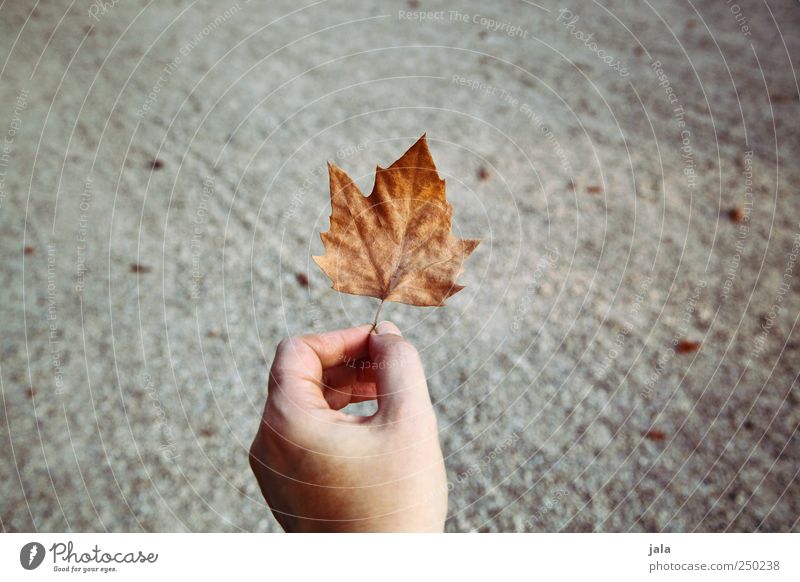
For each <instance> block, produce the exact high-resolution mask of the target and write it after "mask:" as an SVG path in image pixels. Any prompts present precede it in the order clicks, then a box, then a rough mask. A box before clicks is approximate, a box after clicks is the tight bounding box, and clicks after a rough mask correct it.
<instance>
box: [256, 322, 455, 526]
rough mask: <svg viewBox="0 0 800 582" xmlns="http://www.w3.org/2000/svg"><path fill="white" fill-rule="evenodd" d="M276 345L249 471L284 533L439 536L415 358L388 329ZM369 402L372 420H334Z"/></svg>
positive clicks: (439, 478)
mask: <svg viewBox="0 0 800 582" xmlns="http://www.w3.org/2000/svg"><path fill="white" fill-rule="evenodd" d="M370 329H371V326H370V325H362V326H360V327H355V328H351V329H345V330H340V331H333V332H329V333H323V334H319V335H304V336H300V337H295V338H290V339H286V340H283V341H282V342H281V343H280V345H279V346H278V349H277V351H276V353H275V359H274V361H273V363H272V369H271V370H270V377H269V395H268V397H267V403H266V406H265V407H264V414H263V417H262V420H261V425H260V428H259V430H258V433H257V434H256V437H255V439H254V441H253V444H252V446H251V447H250V466H251V467H252V469H253V472H254V473H255V475H256V479H257V480H258V483H259V486H260V487H261V491H262V493H263V494H264V497H265V498H266V500H267V503H268V504H269V506H270V508H271V509H272V513H273V515H275V518H276V519H277V520H278V522H279V523H280V524H281V525H282V526H283V528H284V529H285V530H286V531H289V532H311V531H317V532H318V531H439V532H441V531H442V530H443V529H444V520H445V516H446V513H447V479H446V475H445V469H444V461H443V459H442V451H441V448H440V446H439V433H438V430H437V426H436V416H435V414H434V411H433V407H432V405H431V401H430V396H429V395H428V385H427V382H426V380H425V373H424V371H423V369H422V363H421V361H420V358H419V354H418V353H417V350H416V349H415V348H414V346H413V345H411V344H410V343H409V342H407V341H406V340H404V339H403V337H402V335H401V334H400V330H399V329H398V328H397V327H396V326H395V325H394V324H392V323H389V322H384V323H381V324H379V325H378V326H377V329H376V333H370ZM374 399H377V401H378V411H377V412H376V413H375V414H374V415H372V416H355V415H350V414H346V413H344V412H341V411H340V409H341V408H344V407H345V406H347V405H348V404H350V403H352V402H363V401H366V400H374Z"/></svg>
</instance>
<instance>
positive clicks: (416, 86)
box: [0, 0, 800, 531]
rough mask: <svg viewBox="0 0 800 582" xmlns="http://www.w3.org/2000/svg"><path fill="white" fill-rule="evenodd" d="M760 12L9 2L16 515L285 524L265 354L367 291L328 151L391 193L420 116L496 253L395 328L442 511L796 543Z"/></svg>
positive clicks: (784, 79)
mask: <svg viewBox="0 0 800 582" xmlns="http://www.w3.org/2000/svg"><path fill="white" fill-rule="evenodd" d="M416 4H419V7H417V8H415V7H413V6H412V5H416ZM67 5H68V6H69V9H67V8H66V6H67ZM562 8H565V9H568V10H571V11H572V12H573V13H574V15H573V16H570V15H569V14H567V13H566V12H560V10H561V9H562ZM737 8H739V6H738V5H737ZM419 10H424V11H442V12H441V13H440V14H437V13H434V14H433V16H430V17H426V18H425V19H424V20H421V19H420V18H419V17H414V16H413V15H414V14H418V12H417V11H419ZM451 10H454V11H455V13H451V12H449V11H451ZM696 10H697V11H696ZM739 10H740V11H739V12H738V13H735V12H734V9H733V7H732V5H731V4H730V3H726V2H721V1H720V2H700V3H697V2H692V3H690V2H677V1H676V2H658V3H653V2H650V3H647V2H645V3H635V4H634V3H630V2H626V1H622V0H607V1H605V2H600V3H583V2H574V1H573V2H568V3H567V4H563V5H562V4H551V3H546V4H544V3H543V4H542V5H541V6H539V5H537V4H536V3H529V2H519V3H513V2H508V3H502V5H500V3H494V4H491V5H490V4H487V3H485V2H459V3H458V6H457V8H454V6H453V5H451V4H445V3H439V2H427V1H422V2H419V3H417V2H410V3H406V2H402V3H398V2H386V3H363V2H322V3H317V4H309V5H307V6H304V5H300V4H298V3H296V2H289V1H276V2H269V3H259V2H250V3H246V2H244V1H242V2H240V3H239V4H226V3H224V2H223V3H219V2H216V3H215V2H208V1H206V2H189V1H186V0H175V1H172V2H156V3H151V4H149V5H148V4H146V3H144V2H139V1H133V0H131V1H127V0H124V1H120V2H117V3H115V4H114V3H112V2H107V3H106V5H105V6H103V4H102V3H99V2H97V3H89V2H86V1H78V2H76V3H73V4H69V3H46V4H42V3H39V4H37V5H36V7H35V8H34V7H33V4H32V3H25V2H5V3H3V4H2V5H1V6H0V62H1V63H2V65H0V66H2V69H0V96H1V97H2V99H1V100H0V104H2V105H0V118H2V120H3V123H2V126H0V131H2V133H3V135H2V137H0V139H2V140H4V141H3V145H2V149H0V170H2V177H1V178H2V181H0V186H1V187H2V190H0V244H1V245H2V247H1V249H2V250H1V252H2V284H0V317H1V319H0V321H2V329H3V334H2V338H1V339H0V342H2V344H1V345H0V348H1V349H2V352H1V353H2V368H1V369H0V390H1V391H2V402H1V403H0V405H1V406H2V413H0V418H1V419H2V427H3V430H2V434H1V435H0V500H1V501H2V503H1V504H0V518H1V519H2V528H3V529H4V530H7V531H19V530H41V531H58V530H64V529H69V530H75V531H83V530H101V531H102V530H113V531H129V530H130V531H139V530H145V531H161V530H170V531H172V530H177V531H183V530H192V531H202V530H214V531H217V530H220V531H240V530H274V529H276V524H275V522H274V521H273V519H272V518H271V516H270V515H269V512H268V511H267V510H266V508H265V506H264V503H263V500H262V498H261V495H260V493H259V491H258V490H257V487H256V483H255V480H254V479H253V477H252V476H251V474H250V471H249V468H248V464H247V454H246V451H247V447H248V444H249V441H250V439H251V438H252V436H253V434H254V432H255V429H256V423H257V421H258V416H259V414H260V410H261V407H262V404H263V399H264V396H265V378H266V366H267V363H268V361H270V360H271V358H272V353H273V351H274V348H275V345H276V344H277V342H278V341H279V340H280V339H281V338H282V337H284V336H286V335H288V334H296V333H299V332H303V331H310V330H322V329H333V328H336V327H341V326H347V325H351V324H360V323H365V322H368V321H369V320H370V318H371V316H372V314H373V312H374V309H375V306H376V305H375V302H374V301H373V300H370V299H368V298H364V297H355V296H346V295H342V294H338V293H335V292H333V291H331V290H330V289H329V285H328V282H327V280H326V278H325V276H324V275H323V274H322V273H321V272H320V271H319V269H318V268H317V267H316V266H315V265H313V263H311V261H310V257H311V255H312V254H319V253H320V251H321V250H322V248H321V244H320V242H319V236H318V234H319V232H321V231H324V230H326V229H327V216H328V215H329V213H330V206H329V197H328V190H327V179H326V175H325V162H326V161H327V160H328V159H330V160H332V161H334V162H335V163H336V164H337V165H339V166H341V167H343V168H344V169H345V170H347V172H348V173H349V174H350V175H351V176H352V177H353V178H354V180H355V181H356V183H357V184H358V185H359V187H360V188H361V190H362V191H369V190H370V188H371V186H372V180H373V171H374V164H375V162H376V161H378V162H379V163H381V164H382V165H386V164H388V163H391V162H392V161H393V160H394V159H395V158H396V154H397V152H398V151H403V149H404V148H405V147H407V145H408V144H409V143H412V142H413V140H414V139H416V138H417V137H418V136H419V135H421V134H422V133H423V132H427V136H428V142H429V145H430V147H431V149H432V151H433V154H434V157H435V159H436V163H437V166H438V168H439V171H440V172H441V174H442V176H443V177H444V178H445V179H446V180H447V185H448V199H449V201H450V202H451V203H452V204H453V206H454V208H455V215H454V234H455V235H456V236H461V237H465V238H480V239H483V243H482V244H481V246H480V247H479V248H478V249H477V250H476V252H475V253H473V255H472V256H471V257H470V262H469V267H470V268H469V269H468V271H467V272H466V273H465V274H464V275H463V276H462V278H461V279H460V280H459V282H460V283H463V284H465V285H466V289H465V290H464V291H462V292H461V293H459V294H458V295H457V296H455V297H453V298H452V299H451V300H450V301H449V302H448V303H449V305H448V306H447V307H445V308H437V309H426V308H415V307H411V306H405V305H395V304H391V305H389V307H388V308H386V309H384V315H385V316H386V317H387V318H391V319H392V320H394V321H395V322H396V323H398V325H400V326H401V328H403V329H404V330H405V333H406V335H407V336H408V337H409V338H410V339H411V340H412V341H413V342H414V343H415V344H416V345H417V346H418V347H419V349H420V351H421V352H422V357H423V360H424V362H425V364H426V368H427V372H428V374H429V383H430V390H431V393H432V395H433V398H434V400H435V405H436V408H437V411H438V414H439V418H440V430H441V437H442V442H443V446H444V450H445V453H446V456H447V461H446V462H447V466H448V474H449V478H450V481H451V484H452V491H451V494H450V519H449V521H448V529H450V530H453V531H463V530H470V529H476V530H493V531H494V530H501V531H509V530H527V531H555V530H565V531H587V530H604V531H628V530H632V531H654V530H668V531H690V530H701V531H706V530H708V531H721V530H733V531H749V530H754V529H759V530H761V531H785V530H790V529H797V528H798V525H797V523H798V521H797V520H798V515H800V499H799V498H798V495H799V494H800V484H798V479H797V478H798V466H799V465H798V462H799V461H800V458H799V457H800V455H798V451H800V447H798V435H797V427H798V423H800V407H798V395H799V394H800V392H799V390H800V389H799V388H798V385H797V374H798V369H800V366H798V364H800V351H799V350H798V340H799V335H798V334H799V332H798V330H797V327H796V325H797V321H798V315H799V314H800V295H798V288H800V280H798V276H800V266H799V265H798V263H797V262H796V251H797V250H798V246H800V239H799V238H798V236H799V235H800V223H799V221H800V216H799V214H800V212H799V211H798V194H797V184H798V183H799V182H800V171H799V169H798V163H797V160H798V153H800V152H798V145H800V144H799V143H798V141H800V133H798V132H797V118H798V113H799V110H798V97H797V93H798V85H797V78H796V72H795V68H794V67H795V65H796V63H797V60H798V55H799V54H800V53H799V52H798V48H800V38H799V37H798V36H797V34H796V30H797V27H798V24H800V10H798V7H797V5H796V3H792V2H773V1H769V2H767V3H763V4H759V3H741V7H740V8H739ZM575 16H577V17H578V20H574V17H575ZM482 18H484V19H486V20H481V19H482ZM514 27H516V28H514ZM745 27H747V28H745ZM590 34H591V35H593V36H592V38H588V39H587V36H588V35H590ZM599 51H603V52H599ZM681 124H685V126H682V125H681ZM747 152H752V154H748V153H747ZM737 208H738V209H739V210H735V209H737ZM731 209H734V210H733V212H730V211H731ZM737 221H738V222H737ZM793 245H794V246H793ZM305 277H307V280H308V285H307V286H306V285H303V283H304V282H305V281H306V280H305V279H304V278H305ZM693 341H696V342H701V345H700V346H699V349H695V348H697V346H696V345H693V344H691V343H690V342H693ZM673 346H675V348H674V349H673Z"/></svg>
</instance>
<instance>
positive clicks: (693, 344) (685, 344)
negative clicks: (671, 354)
mask: <svg viewBox="0 0 800 582" xmlns="http://www.w3.org/2000/svg"><path fill="white" fill-rule="evenodd" d="M700 345H701V344H700V342H698V341H692V340H681V341H679V342H678V345H677V346H675V351H676V352H678V353H679V354H691V353H692V352H696V351H697V350H699V349H700Z"/></svg>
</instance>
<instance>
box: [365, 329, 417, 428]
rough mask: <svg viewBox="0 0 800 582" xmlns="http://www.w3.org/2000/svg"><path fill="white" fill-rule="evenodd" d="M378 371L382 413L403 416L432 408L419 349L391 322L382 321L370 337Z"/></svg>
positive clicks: (382, 414) (377, 384)
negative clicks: (404, 337)
mask: <svg viewBox="0 0 800 582" xmlns="http://www.w3.org/2000/svg"><path fill="white" fill-rule="evenodd" d="M369 355H370V360H371V361H372V367H373V368H374V371H375V383H376V387H377V396H378V414H379V415H380V416H384V417H390V418H399V417H403V416H409V415H415V414H421V413H423V412H428V411H430V410H431V400H430V396H429V394H428V383H427V381H426V380H425V371H424V370H423V369H422V361H421V360H420V357H419V354H418V353H417V350H416V348H414V346H413V345H412V344H411V343H409V342H408V341H406V340H405V339H403V336H402V334H401V333H400V330H399V329H398V328H397V326H396V325H394V324H393V323H391V322H388V321H387V322H381V323H379V324H378V326H377V328H376V333H374V334H372V335H370V336H369Z"/></svg>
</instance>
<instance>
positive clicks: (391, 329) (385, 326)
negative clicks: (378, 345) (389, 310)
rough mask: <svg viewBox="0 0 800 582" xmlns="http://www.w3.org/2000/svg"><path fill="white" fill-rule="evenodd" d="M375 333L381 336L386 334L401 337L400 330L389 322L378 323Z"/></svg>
mask: <svg viewBox="0 0 800 582" xmlns="http://www.w3.org/2000/svg"><path fill="white" fill-rule="evenodd" d="M375 331H377V332H378V334H380V335H383V334H386V333H391V334H393V335H399V336H402V335H403V334H402V332H401V331H400V328H399V327H397V326H396V325H395V324H393V323H392V322H391V321H382V322H380V323H379V324H378V325H377V327H376V328H375Z"/></svg>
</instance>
